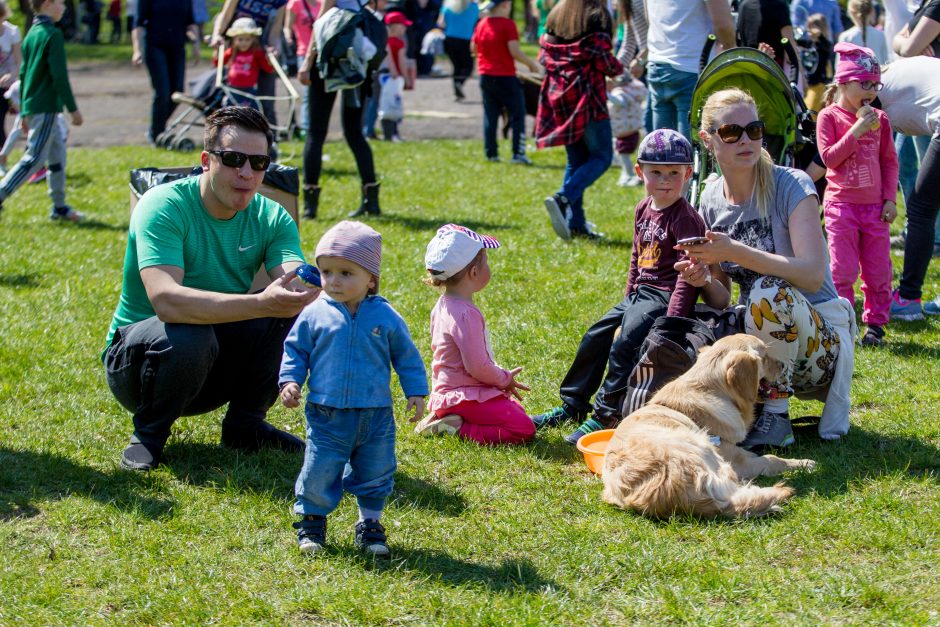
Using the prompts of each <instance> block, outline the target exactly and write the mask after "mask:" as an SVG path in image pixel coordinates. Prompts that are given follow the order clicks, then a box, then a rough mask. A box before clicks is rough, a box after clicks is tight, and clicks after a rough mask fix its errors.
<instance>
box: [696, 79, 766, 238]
mask: <svg viewBox="0 0 940 627" xmlns="http://www.w3.org/2000/svg"><path fill="white" fill-rule="evenodd" d="M739 104H743V105H748V106H750V107H753V108H754V110H755V111H757V103H756V102H754V98H752V97H751V94H749V93H747V92H746V91H744V90H743V89H738V88H737V87H732V88H730V89H722V90H720V91H716V92H715V93H713V94H712V95H711V96H709V97H708V100H706V101H705V106H703V107H702V131H704V132H706V133H708V134H712V133H713V132H714V131H715V129H717V128H718V126H719V125H718V116H719V114H720V113H721V111H723V110H724V109H726V108H728V107H733V106H734V105H739ZM717 141H721V138H719V139H718V140H717ZM754 168H755V174H756V176H755V178H754V196H755V197H756V201H757V213H758V215H759V216H760V219H761V220H765V221H766V220H767V217H768V215H769V214H770V206H771V204H773V200H774V192H775V189H774V160H773V159H772V158H771V157H770V153H769V152H767V151H766V150H765V149H764V148H763V147H762V148H761V149H760V160H759V161H758V162H757V164H756V165H755V166H754Z"/></svg>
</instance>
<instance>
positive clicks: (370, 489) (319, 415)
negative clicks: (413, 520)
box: [294, 403, 398, 516]
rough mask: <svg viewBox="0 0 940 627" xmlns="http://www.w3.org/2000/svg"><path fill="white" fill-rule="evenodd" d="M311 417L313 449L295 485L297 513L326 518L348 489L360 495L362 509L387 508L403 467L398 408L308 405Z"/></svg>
mask: <svg viewBox="0 0 940 627" xmlns="http://www.w3.org/2000/svg"><path fill="white" fill-rule="evenodd" d="M306 415H307V450H306V452H305V453H304V465H303V467H302V468H301V469H300V475H298V476H297V483H296V484H295V485H294V495H295V496H296V497H297V498H296V500H295V501H294V513H296V514H300V515H301V516H303V515H306V514H315V515H319V516H326V515H327V514H329V513H330V512H332V511H333V510H334V509H336V506H337V505H338V504H339V501H340V499H341V498H342V496H343V490H345V491H346V492H349V493H350V494H355V495H356V501H357V502H358V504H359V507H360V508H362V509H371V510H381V509H383V508H384V507H385V499H386V498H388V495H389V494H391V493H392V487H394V483H395V482H394V477H395V470H396V469H397V467H398V466H397V462H396V460H395V417H394V415H393V414H392V408H391V407H369V408H361V409H336V408H335V407H326V406H324V405H315V404H313V403H307V407H306Z"/></svg>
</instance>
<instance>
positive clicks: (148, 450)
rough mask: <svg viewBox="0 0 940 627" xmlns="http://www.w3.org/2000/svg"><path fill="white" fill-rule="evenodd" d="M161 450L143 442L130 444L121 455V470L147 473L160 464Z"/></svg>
mask: <svg viewBox="0 0 940 627" xmlns="http://www.w3.org/2000/svg"><path fill="white" fill-rule="evenodd" d="M162 457H163V448H162V447H157V446H154V445H150V446H148V445H146V444H144V443H143V442H131V443H130V444H128V445H127V448H126V449H124V453H123V454H122V455H121V468H123V469H125V470H139V471H141V472H147V471H150V470H153V469H154V468H156V467H157V466H158V465H159V464H160V460H161V458H162Z"/></svg>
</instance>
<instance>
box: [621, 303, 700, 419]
mask: <svg viewBox="0 0 940 627" xmlns="http://www.w3.org/2000/svg"><path fill="white" fill-rule="evenodd" d="M714 343H715V335H714V334H713V333H712V331H711V329H710V328H709V327H708V325H706V324H705V323H703V322H702V321H700V320H693V319H690V318H680V317H679V316H662V317H660V318H657V319H656V322H654V323H653V327H652V328H651V329H650V332H649V333H648V334H647V336H646V339H645V340H643V345H642V346H641V347H640V359H639V361H637V364H636V366H635V367H634V368H633V372H631V373H630V381H629V383H628V384H627V394H626V397H625V398H624V400H623V408H622V409H621V416H628V415H630V414H631V413H633V412H634V411H636V410H637V409H639V408H640V407H643V405H645V404H646V403H647V402H648V401H649V399H650V398H652V396H653V394H655V393H656V392H657V391H658V390H659V389H660V388H661V387H663V386H664V385H666V384H667V383H669V382H670V381H672V380H673V379H676V378H677V377H679V376H680V375H682V374H684V373H685V372H686V371H687V370H688V369H689V368H691V367H692V364H694V363H695V360H696V358H697V357H698V352H699V350H701V349H702V348H704V347H706V346H709V345H711V344H714Z"/></svg>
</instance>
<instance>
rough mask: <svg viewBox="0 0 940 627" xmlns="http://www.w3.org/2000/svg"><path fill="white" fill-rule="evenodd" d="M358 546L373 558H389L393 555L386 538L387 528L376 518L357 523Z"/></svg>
mask: <svg viewBox="0 0 940 627" xmlns="http://www.w3.org/2000/svg"><path fill="white" fill-rule="evenodd" d="M356 546H357V547H359V549H361V550H362V551H363V552H364V553H365V554H366V555H371V556H372V557H385V558H387V557H389V556H390V555H391V551H389V550H388V544H387V540H386V538H385V527H383V526H382V523H380V522H379V521H377V520H375V519H374V518H366V519H365V520H363V521H360V522H357V523H356Z"/></svg>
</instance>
